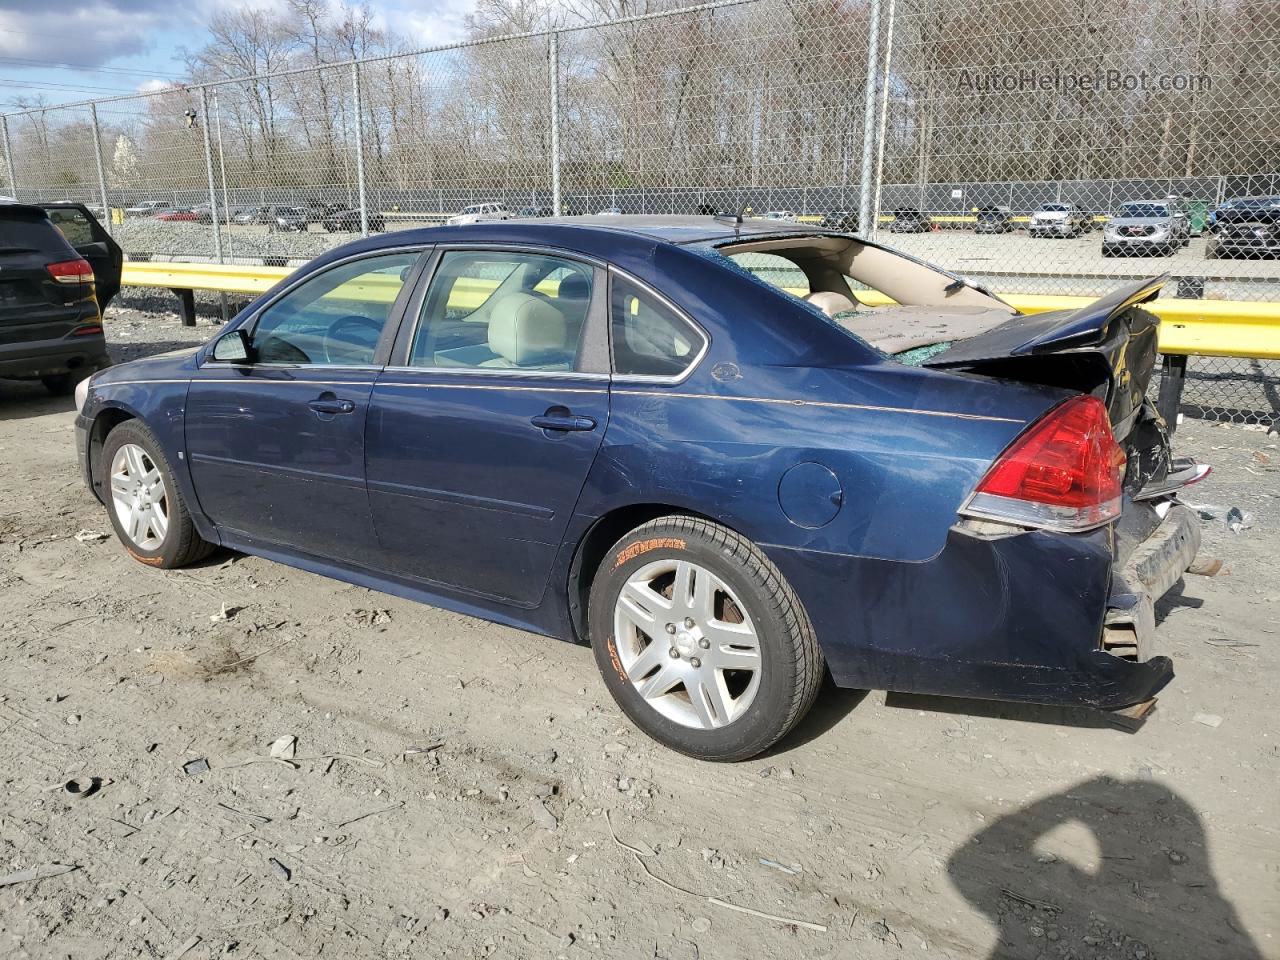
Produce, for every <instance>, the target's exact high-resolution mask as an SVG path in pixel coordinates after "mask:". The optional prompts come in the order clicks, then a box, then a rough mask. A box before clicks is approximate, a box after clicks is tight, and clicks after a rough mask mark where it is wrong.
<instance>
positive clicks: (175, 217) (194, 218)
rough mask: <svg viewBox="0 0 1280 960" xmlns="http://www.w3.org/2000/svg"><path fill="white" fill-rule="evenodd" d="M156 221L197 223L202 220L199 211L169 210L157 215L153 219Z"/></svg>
mask: <svg viewBox="0 0 1280 960" xmlns="http://www.w3.org/2000/svg"><path fill="white" fill-rule="evenodd" d="M153 219H155V220H163V221H165V222H166V223H169V222H182V223H197V222H199V220H200V213H199V211H197V210H194V209H192V210H169V211H167V212H165V213H157V214H156V215H155V217H154V218H153Z"/></svg>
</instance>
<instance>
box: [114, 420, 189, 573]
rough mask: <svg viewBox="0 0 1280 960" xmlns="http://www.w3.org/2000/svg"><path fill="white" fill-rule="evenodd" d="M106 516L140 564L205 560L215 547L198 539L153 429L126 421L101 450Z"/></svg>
mask: <svg viewBox="0 0 1280 960" xmlns="http://www.w3.org/2000/svg"><path fill="white" fill-rule="evenodd" d="M102 464H103V468H104V469H105V470H106V474H107V476H106V478H105V479H106V483H105V487H106V495H107V514H108V515H109V516H110V517H111V526H112V527H113V528H114V529H115V532H116V536H117V537H119V538H120V542H121V543H123V544H124V546H125V549H126V550H128V551H129V555H130V556H131V557H133V558H134V559H135V560H137V561H139V562H140V563H145V564H147V565H148V566H152V567H161V568H163V569H169V568H171V567H182V566H186V565H187V564H189V563H194V562H195V561H197V560H200V559H201V558H203V557H206V556H208V555H209V553H211V552H212V551H213V549H214V544H211V543H209V542H208V541H206V540H203V539H201V537H200V535H199V534H198V533H197V532H196V528H195V524H194V523H193V522H192V520H191V514H190V513H189V512H188V511H187V505H186V503H185V502H184V501H183V499H182V492H181V491H180V490H179V489H178V485H177V483H176V482H175V480H174V477H173V471H172V469H170V467H169V462H168V461H167V460H166V459H165V457H164V453H163V452H162V451H161V449H160V444H159V442H158V441H157V440H156V438H155V437H154V436H152V434H151V431H150V430H148V429H147V428H146V427H145V426H143V425H142V424H141V423H139V422H138V421H136V420H126V421H125V422H124V423H122V424H120V425H119V426H118V427H116V428H115V429H114V430H112V431H111V433H109V434H108V435H107V440H106V442H105V443H104V444H103V447H102Z"/></svg>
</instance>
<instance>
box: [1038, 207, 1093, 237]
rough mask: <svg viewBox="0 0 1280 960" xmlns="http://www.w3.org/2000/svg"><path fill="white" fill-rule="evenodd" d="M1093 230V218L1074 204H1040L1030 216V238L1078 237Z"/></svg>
mask: <svg viewBox="0 0 1280 960" xmlns="http://www.w3.org/2000/svg"><path fill="white" fill-rule="evenodd" d="M1092 229H1093V218H1092V217H1090V216H1089V215H1088V214H1087V213H1085V212H1084V211H1083V210H1081V209H1080V208H1079V207H1077V206H1076V205H1075V204H1074V203H1042V204H1040V206H1039V207H1037V208H1036V209H1035V211H1034V212H1033V213H1032V214H1031V222H1030V223H1028V224H1027V233H1028V234H1029V235H1030V236H1032V237H1078V236H1080V235H1081V234H1084V233H1088V232H1089V231H1090V230H1092Z"/></svg>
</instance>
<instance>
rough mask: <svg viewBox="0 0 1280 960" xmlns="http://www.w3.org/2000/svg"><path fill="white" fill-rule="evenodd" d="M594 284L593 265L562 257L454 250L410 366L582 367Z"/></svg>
mask: <svg viewBox="0 0 1280 960" xmlns="http://www.w3.org/2000/svg"><path fill="white" fill-rule="evenodd" d="M594 279H595V271H594V269H593V268H591V267H589V266H587V265H586V264H583V263H579V262H577V261H575V260H570V259H567V258H565V257H555V256H547V255H545V254H535V253H512V252H505V251H487V250H450V251H448V252H447V253H445V254H444V256H443V257H441V259H440V265H439V266H438V267H437V268H436V273H435V276H434V277H432V279H431V286H430V288H429V289H428V291H427V297H426V301H425V302H424V303H423V306H422V315H421V317H420V319H419V323H418V329H417V331H416V332H415V334H414V339H413V346H412V348H411V350H410V356H409V363H410V365H411V366H415V367H430V368H436V369H439V368H454V367H456V368H460V369H466V368H473V369H485V370H490V371H497V370H511V371H516V370H537V371H570V370H577V369H579V363H580V360H581V356H580V354H581V343H582V335H583V330H584V329H585V326H586V322H587V312H588V309H589V307H590V304H591V293H592V289H593V287H594Z"/></svg>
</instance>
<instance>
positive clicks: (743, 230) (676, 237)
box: [427, 213, 830, 244]
mask: <svg viewBox="0 0 1280 960" xmlns="http://www.w3.org/2000/svg"><path fill="white" fill-rule="evenodd" d="M504 223H508V224H511V225H512V227H521V226H523V227H529V226H533V225H535V224H536V225H537V226H538V227H539V228H563V230H564V233H565V234H566V235H569V236H577V237H580V238H583V239H586V238H587V237H588V235H590V234H596V235H597V236H598V237H599V238H600V239H602V240H607V238H608V236H609V235H617V234H628V235H630V236H633V237H640V238H644V239H648V240H656V241H659V242H662V243H672V244H685V243H700V242H704V241H714V240H733V239H735V238H737V237H745V236H753V237H754V236H760V235H767V234H777V235H780V236H781V235H796V234H813V233H828V232H830V231H827V230H823V229H822V228H821V227H816V226H814V227H809V226H804V225H798V224H794V223H780V222H779V221H777V220H765V219H764V218H762V217H744V218H743V220H742V223H740V224H738V223H736V222H735V221H734V218H733V217H732V216H724V217H696V216H687V217H685V216H659V215H652V214H627V213H622V214H611V215H609V216H607V217H601V216H582V217H539V218H537V219H533V218H519V217H517V218H514V219H511V220H507V221H504ZM476 226H478V225H476ZM486 227H487V229H486V237H487V238H488V239H493V237H492V233H493V231H494V229H495V227H496V228H497V229H499V230H500V229H501V226H500V225H486ZM427 229H428V230H433V231H434V230H440V231H441V233H442V234H443V235H444V236H456V235H457V234H458V231H460V230H470V229H471V227H465V226H464V227H441V228H430V227H429V228H427ZM556 232H559V231H558V230H557V231H556Z"/></svg>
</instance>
